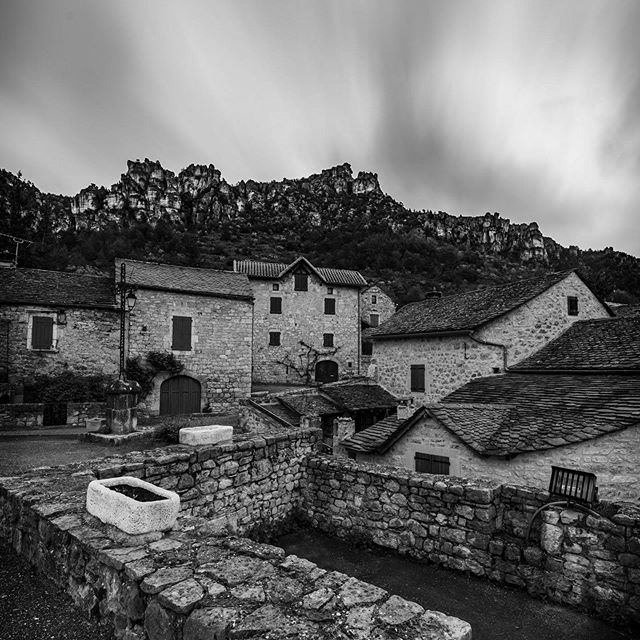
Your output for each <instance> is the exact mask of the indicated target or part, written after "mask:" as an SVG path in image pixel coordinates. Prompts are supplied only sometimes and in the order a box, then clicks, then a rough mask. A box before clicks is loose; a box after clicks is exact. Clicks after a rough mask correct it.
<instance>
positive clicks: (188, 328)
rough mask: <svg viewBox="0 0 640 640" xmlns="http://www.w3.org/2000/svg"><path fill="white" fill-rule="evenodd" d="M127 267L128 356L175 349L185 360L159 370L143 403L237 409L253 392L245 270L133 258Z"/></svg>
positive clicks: (157, 408)
mask: <svg viewBox="0 0 640 640" xmlns="http://www.w3.org/2000/svg"><path fill="white" fill-rule="evenodd" d="M123 262H124V263H125V265H126V278H127V282H128V283H130V284H132V285H133V286H134V288H135V295H136V297H137V303H136V305H135V308H134V309H133V311H132V312H131V314H130V318H129V327H128V354H129V357H136V356H140V358H141V359H142V360H144V359H146V357H147V355H148V354H149V353H150V352H165V353H171V354H173V355H174V356H175V357H176V358H177V360H178V361H179V362H180V363H181V364H182V365H183V367H184V368H183V369H182V371H180V373H179V374H178V375H174V374H172V373H170V372H169V371H160V372H158V374H157V375H156V376H155V379H154V386H153V390H152V391H151V393H150V394H149V396H148V397H147V398H146V399H145V400H144V401H143V402H144V408H145V409H146V410H147V411H149V412H150V413H152V414H157V413H160V414H176V413H194V412H199V411H202V410H203V409H206V410H211V411H213V412H221V411H227V410H229V409H233V408H236V407H237V405H238V402H239V401H240V400H241V399H245V398H247V397H248V396H249V394H250V392H251V322H252V298H253V294H252V292H251V287H250V286H249V280H248V279H247V276H246V275H244V274H240V273H234V272H231V271H215V270H213V269H196V268H193V267H182V266H174V265H167V264H155V263H150V262H140V261H136V260H124V261H123V260H116V274H118V275H119V273H120V265H121V264H122V263H123Z"/></svg>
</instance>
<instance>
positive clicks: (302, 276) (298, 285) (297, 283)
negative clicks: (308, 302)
mask: <svg viewBox="0 0 640 640" xmlns="http://www.w3.org/2000/svg"><path fill="white" fill-rule="evenodd" d="M293 279H294V284H293V288H294V290H295V291H308V290H309V276H308V275H307V274H306V273H296V274H294V276H293Z"/></svg>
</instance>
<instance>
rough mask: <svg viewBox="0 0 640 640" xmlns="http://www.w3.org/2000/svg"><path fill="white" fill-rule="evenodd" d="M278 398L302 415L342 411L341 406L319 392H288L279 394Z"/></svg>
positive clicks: (322, 414) (321, 414) (328, 413)
mask: <svg viewBox="0 0 640 640" xmlns="http://www.w3.org/2000/svg"><path fill="white" fill-rule="evenodd" d="M278 400H280V402H282V403H283V404H284V405H286V406H287V407H289V408H290V409H293V410H294V411H295V412H296V413H297V414H298V415H301V416H303V415H307V414H310V415H318V416H325V415H331V414H337V413H342V408H341V407H339V406H338V405H337V404H336V403H335V402H333V401H331V400H330V399H329V398H325V397H324V396H322V395H320V394H319V393H317V392H315V393H309V392H307V393H298V394H294V393H292V394H287V395H286V396H284V395H283V396H279V397H278Z"/></svg>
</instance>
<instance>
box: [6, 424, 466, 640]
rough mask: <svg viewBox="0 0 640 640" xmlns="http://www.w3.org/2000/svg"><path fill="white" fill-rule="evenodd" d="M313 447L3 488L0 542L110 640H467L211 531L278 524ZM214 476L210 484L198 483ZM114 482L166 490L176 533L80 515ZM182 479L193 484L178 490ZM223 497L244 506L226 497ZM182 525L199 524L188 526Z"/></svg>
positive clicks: (248, 444) (75, 474)
mask: <svg viewBox="0 0 640 640" xmlns="http://www.w3.org/2000/svg"><path fill="white" fill-rule="evenodd" d="M319 437H320V434H319V432H317V431H316V430H306V431H305V430H302V431H300V432H298V433H296V434H291V435H282V436H281V437H279V438H276V439H273V440H269V439H266V440H265V439H250V440H246V439H245V440H238V441H236V442H234V443H232V444H230V445H218V446H216V447H205V448H197V449H193V450H190V449H187V448H186V447H171V448H169V449H168V450H157V451H155V452H154V451H152V452H143V453H139V454H132V455H128V456H124V457H121V458H113V459H112V460H111V461H110V462H111V464H109V465H108V466H100V464H99V466H98V468H97V469H92V468H91V466H92V464H91V463H84V464H78V465H72V466H70V467H60V468H58V469H53V470H48V471H46V472H44V473H43V472H42V471H40V472H36V471H34V472H30V473H27V474H25V475H23V476H20V477H16V478H5V479H3V480H2V483H0V535H1V536H2V537H4V538H5V539H7V540H8V541H10V542H11V544H12V546H13V548H14V549H15V550H16V551H17V552H18V553H20V554H22V555H23V556H25V557H26V558H27V559H28V560H29V561H30V562H31V563H32V564H33V565H34V566H35V567H36V568H37V569H38V570H40V571H41V572H43V573H45V574H46V575H48V576H49V577H50V578H52V579H54V580H55V581H56V582H57V583H58V585H60V586H61V587H63V588H65V589H66V590H67V591H68V592H69V594H70V595H71V597H72V598H73V600H74V601H75V603H76V605H77V606H78V607H79V608H81V609H82V610H83V611H84V612H85V613H86V614H87V615H89V616H94V617H96V618H98V619H99V620H101V621H103V622H104V623H105V624H108V625H110V626H111V628H112V629H113V635H114V637H115V638H118V639H121V640H144V639H147V640H203V639H204V638H220V639H225V638H229V639H240V638H247V637H254V636H255V637H260V638H264V639H265V640H267V639H269V638H273V639H274V640H275V639H276V638H281V637H284V636H289V635H292V636H293V635H295V636H296V637H327V638H331V637H382V636H384V635H385V634H386V631H387V630H390V629H393V630H394V632H396V633H398V634H399V635H398V637H402V638H405V639H406V640H418V639H419V638H424V637H427V636H428V637H429V638H432V639H433V640H471V628H470V626H469V625H468V624H467V623H465V622H463V621H461V620H458V619H457V618H451V617H449V616H446V615H444V614H441V613H439V612H435V611H425V610H424V609H423V608H422V607H421V606H420V605H418V604H416V603H413V602H409V601H406V600H403V599H402V598H399V597H398V596H393V595H390V594H389V593H387V592H386V591H384V590H383V589H381V588H379V587H376V586H374V585H371V584H368V583H365V582H362V581H360V580H357V579H355V578H350V577H349V576H347V575H345V574H342V573H339V572H335V571H332V572H328V571H326V570H324V569H320V568H319V567H317V566H316V565H315V564H314V563H312V562H309V561H308V560H304V559H301V558H298V557H296V556H293V555H290V556H286V555H285V552H284V550H283V549H280V548H278V547H274V546H271V545H267V544H259V543H256V542H252V541H251V540H248V539H246V538H238V537H236V536H234V535H229V534H228V531H226V530H225V527H221V526H220V524H221V523H220V521H219V519H216V518H213V519H212V517H211V516H212V515H213V513H214V511H215V512H216V513H217V512H218V511H217V510H218V509H220V508H222V509H224V508H225V507H228V506H231V507H232V508H233V509H235V513H237V514H238V517H237V522H238V525H239V528H246V527H248V526H250V525H251V524H253V525H255V524H256V522H259V520H256V519H257V518H260V517H265V518H267V519H268V520H267V521H268V522H273V521H275V520H276V519H278V518H282V517H286V515H287V514H288V513H289V506H290V504H292V503H294V502H295V501H296V500H299V498H300V495H301V493H300V491H299V489H298V486H297V484H296V483H297V482H299V481H300V480H301V479H302V478H303V474H304V470H303V467H302V465H301V459H302V457H306V456H307V455H308V454H309V453H310V451H311V450H313V449H314V447H315V443H316V442H317V440H318V438H319ZM264 461H269V462H270V463H271V464H272V465H273V466H274V468H273V470H272V472H271V473H270V475H271V476H273V477H274V478H275V480H268V481H267V483H266V484H265V480H266V478H264V477H262V476H263V472H264V468H263V465H262V464H261V463H263V462H264ZM94 464H95V463H94ZM214 469H216V471H217V473H216V474H213V476H214V477H212V475H211V474H210V475H203V471H213V470H214ZM254 471H255V472H256V473H254ZM124 473H126V474H128V475H134V474H136V473H137V475H138V476H143V477H145V478H146V479H151V480H155V482H156V483H157V484H161V483H163V482H164V484H165V485H166V484H170V483H171V482H172V481H173V479H174V478H177V479H178V486H176V487H175V488H176V489H177V490H178V491H179V492H180V493H181V496H182V499H183V501H184V509H183V511H182V513H181V515H180V517H179V519H178V526H177V527H176V528H175V529H174V530H172V531H170V532H168V533H167V534H165V535H164V536H163V535H162V534H159V533H158V534H145V535H144V536H127V535H125V534H122V533H121V532H118V531H116V530H114V529H113V528H111V527H109V526H107V525H104V524H102V523H101V522H99V521H98V520H97V519H96V518H93V517H92V516H89V515H88V514H87V513H86V511H85V508H84V504H85V495H86V488H87V485H88V483H89V481H90V480H92V479H94V478H95V477H96V476H99V477H109V476H113V475H121V474H124ZM191 480H193V481H194V482H196V483H197V484H194V485H192V486H190V487H189V486H184V485H188V484H189V483H190V482H191ZM213 480H215V482H216V483H217V484H212V482H213ZM226 481H229V483H230V484H227V482H226ZM195 487H198V488H199V490H198V491H196V492H194V488H195ZM249 487H253V488H251V489H249ZM229 489H231V490H232V492H233V493H236V494H239V495H241V496H242V498H241V499H240V498H238V497H230V493H229V491H228V490H229ZM243 489H248V490H247V491H244V490H243ZM285 493H288V494H290V497H285V496H283V494H285ZM291 496H293V498H291ZM278 497H282V498H283V500H282V501H279V500H278ZM227 498H229V499H230V501H231V502H233V504H231V502H229V503H227V502H226V499H227ZM253 503H255V505H256V506H251V505H252V504H253ZM260 505H261V506H260ZM263 507H264V508H263ZM193 512H199V513H202V514H205V517H197V516H192V515H187V514H189V513H193ZM245 515H246V516H247V517H246V518H245ZM229 521H230V519H229V518H228V519H227V523H228V522H229ZM354 634H355V635H354Z"/></svg>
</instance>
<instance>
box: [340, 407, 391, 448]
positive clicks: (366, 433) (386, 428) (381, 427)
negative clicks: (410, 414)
mask: <svg viewBox="0 0 640 640" xmlns="http://www.w3.org/2000/svg"><path fill="white" fill-rule="evenodd" d="M403 422H404V421H403V420H398V416H397V415H395V414H394V415H391V416H387V417H386V418H383V419H382V420H379V421H378V422H376V423H375V424H373V425H371V426H370V427H367V428H366V429H363V430H362V431H359V432H358V433H356V434H354V435H352V436H351V437H350V438H346V439H345V440H343V441H342V442H341V443H340V444H342V446H343V447H345V448H346V449H349V451H358V452H360V453H373V452H375V451H376V450H377V449H378V448H379V447H381V446H383V445H384V444H385V442H387V440H388V439H389V438H391V437H393V436H394V435H395V434H396V433H397V432H398V428H399V427H400V425H401V424H402V423H403Z"/></svg>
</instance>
